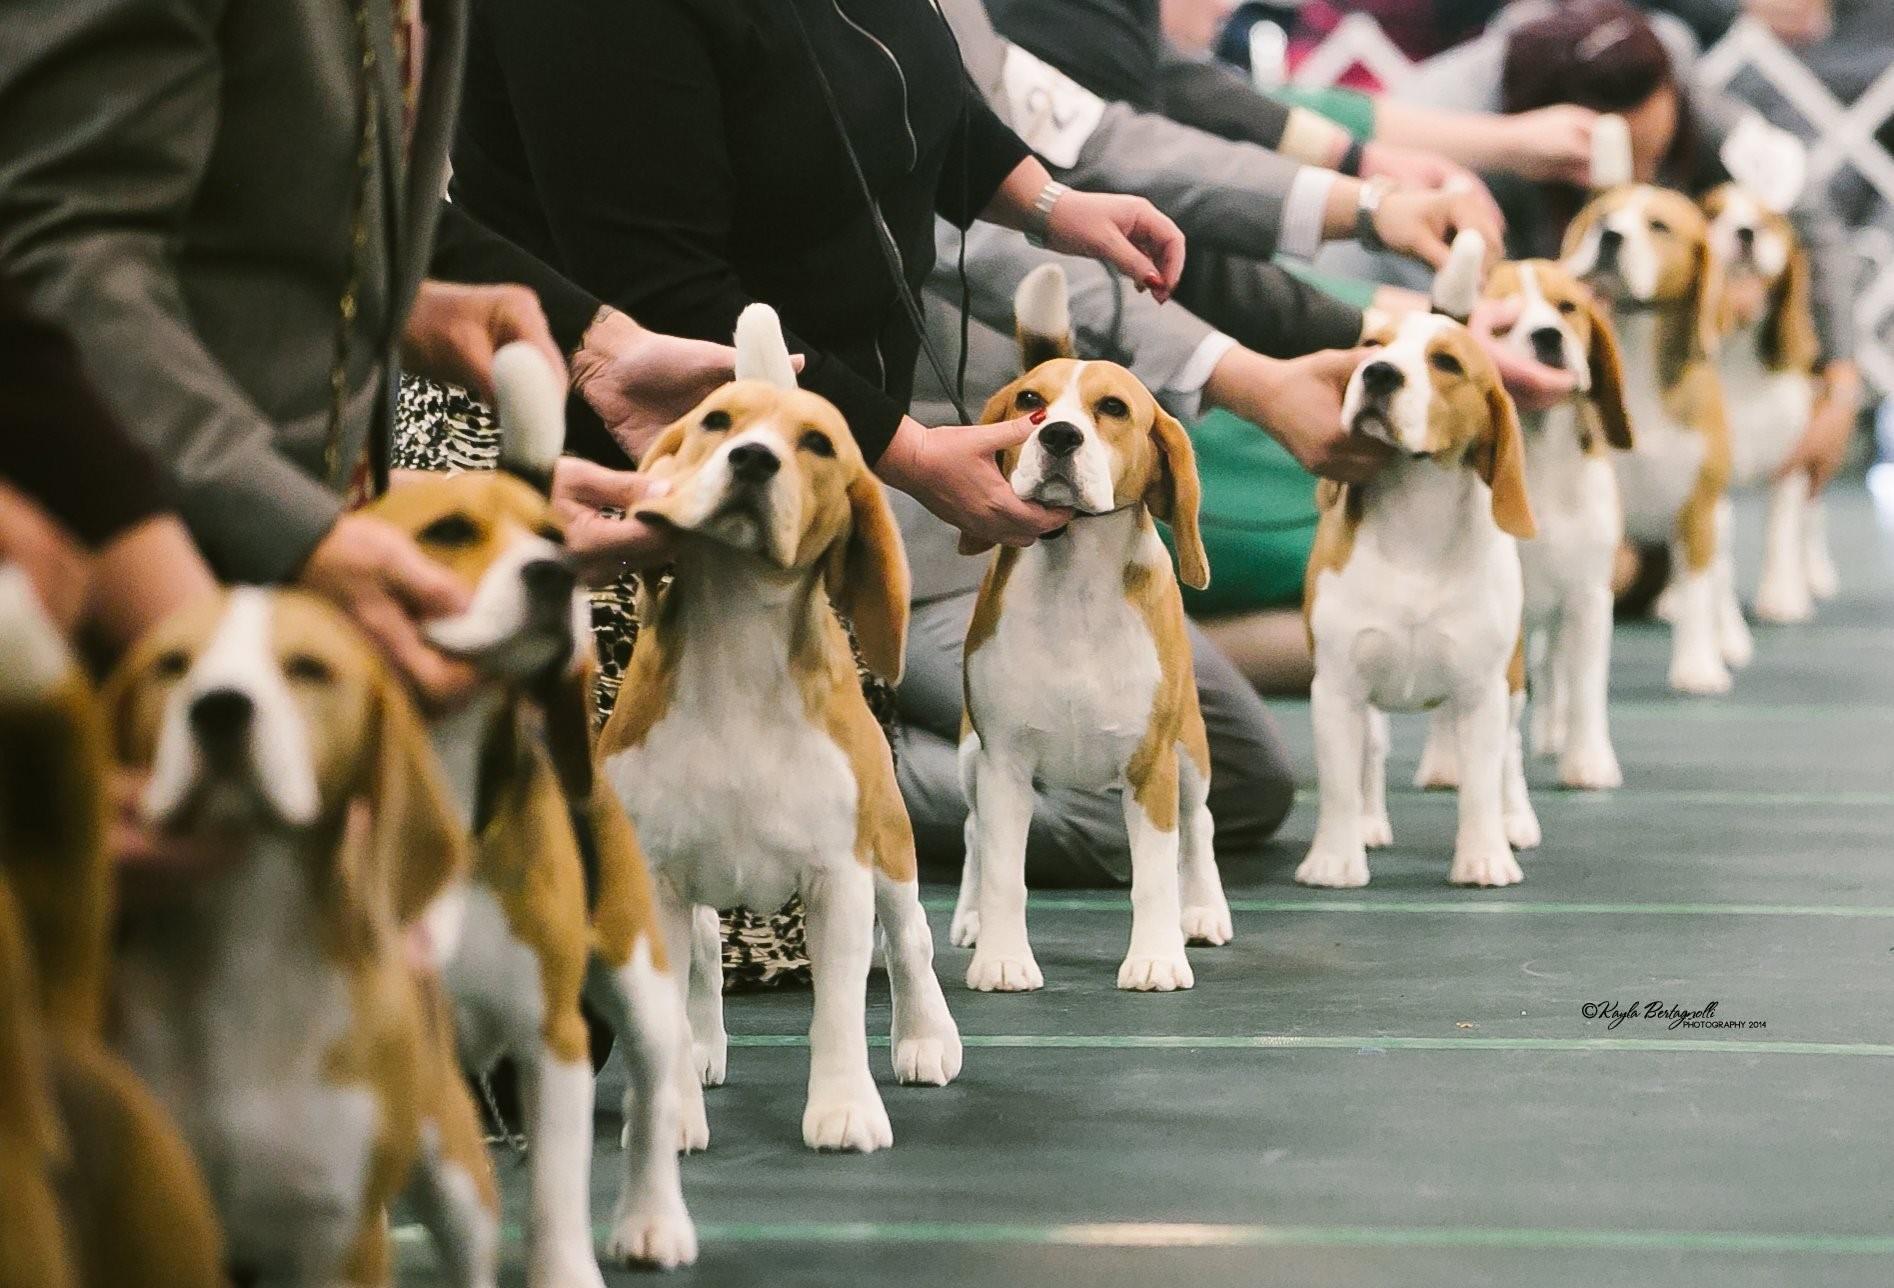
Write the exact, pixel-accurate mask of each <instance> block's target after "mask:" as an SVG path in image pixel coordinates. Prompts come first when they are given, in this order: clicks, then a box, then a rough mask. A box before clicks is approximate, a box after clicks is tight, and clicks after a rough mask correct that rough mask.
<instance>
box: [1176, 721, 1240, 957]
mask: <svg viewBox="0 0 1894 1288" xmlns="http://www.w3.org/2000/svg"><path fill="white" fill-rule="evenodd" d="M1177 786H1178V806H1179V817H1180V819H1181V822H1180V826H1181V828H1182V832H1181V834H1180V836H1179V839H1178V866H1179V868H1180V869H1181V871H1182V877H1183V884H1184V918H1183V927H1184V938H1185V939H1186V940H1187V941H1189V942H1190V943H1193V944H1227V943H1229V942H1230V940H1232V939H1233V938H1235V937H1236V929H1235V926H1234V925H1233V923H1232V922H1231V919H1230V901H1229V900H1228V899H1226V898H1225V897H1224V894H1223V876H1222V874H1221V873H1220V872H1218V871H1217V855H1216V830H1217V829H1216V821H1215V820H1214V819H1212V818H1211V816H1210V776H1209V775H1208V774H1206V773H1204V772H1203V771H1202V770H1200V769H1198V768H1197V763H1196V761H1194V760H1192V759H1191V757H1190V756H1189V755H1188V754H1185V753H1180V754H1179V755H1178V758H1177Z"/></svg>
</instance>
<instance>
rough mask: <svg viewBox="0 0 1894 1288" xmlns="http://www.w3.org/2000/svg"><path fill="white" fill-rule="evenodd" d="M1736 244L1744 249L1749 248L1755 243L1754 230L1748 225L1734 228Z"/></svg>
mask: <svg viewBox="0 0 1894 1288" xmlns="http://www.w3.org/2000/svg"><path fill="white" fill-rule="evenodd" d="M1736 244H1737V245H1738V246H1741V247H1742V248H1743V249H1744V250H1749V249H1750V248H1751V247H1753V246H1754V245H1755V244H1756V230H1755V229H1754V228H1749V227H1743V228H1738V229H1737V230H1736Z"/></svg>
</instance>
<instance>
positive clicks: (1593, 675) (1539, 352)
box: [1422, 259, 1632, 844]
mask: <svg viewBox="0 0 1894 1288" xmlns="http://www.w3.org/2000/svg"><path fill="white" fill-rule="evenodd" d="M1485 294H1486V295H1487V297H1488V298H1491V299H1512V300H1517V301H1518V303H1519V306H1520V309H1519V317H1518V320H1517V321H1515V322H1514V323H1513V325H1512V328H1511V329H1510V330H1509V331H1508V332H1507V333H1506V334H1505V336H1504V337H1502V338H1503V342H1504V343H1505V344H1507V345H1508V346H1509V347H1511V348H1512V349H1513V351H1514V352H1516V353H1518V354H1520V355H1521V356H1522V357H1529V358H1533V359H1535V360H1537V361H1538V362H1541V363H1543V364H1545V365H1546V366H1549V367H1554V368H1557V369H1559V370H1561V371H1568V372H1570V373H1571V374H1572V376H1573V377H1574V379H1575V380H1576V382H1577V386H1578V389H1577V394H1576V395H1575V396H1574V397H1573V398H1571V399H1569V400H1568V401H1566V402H1564V403H1562V404H1560V405H1559V406H1556V407H1553V408H1551V409H1549V410H1547V411H1543V412H1521V413H1520V416H1519V426H1520V429H1521V431H1522V434H1523V437H1524V440H1525V445H1526V458H1525V470H1526V494H1527V497H1528V499H1529V500H1530V502H1531V506H1532V517H1533V522H1534V525H1535V526H1536V527H1537V529H1538V535H1537V536H1535V537H1534V538H1532V539H1531V540H1529V541H1522V542H1520V545H1519V563H1520V569H1521V571H1522V573H1523V574H1524V578H1525V647H1526V658H1527V663H1528V671H1529V677H1528V678H1529V685H1528V691H1529V692H1530V694H1531V697H1532V749H1533V751H1534V752H1535V753H1536V754H1537V755H1540V756H1556V757H1557V758H1558V766H1559V783H1560V785H1562V786H1565V787H1572V788H1580V789H1587V790H1600V789H1604V788H1612V787H1618V786H1621V785H1622V784H1623V782H1624V775H1623V773H1622V772H1621V771H1620V769H1619V766H1618V755H1617V752H1616V751H1615V750H1614V749H1613V747H1612V745H1611V731H1610V723H1609V720H1608V717H1607V714H1606V707H1607V699H1606V694H1607V690H1608V688H1609V684H1608V681H1609V678H1610V669H1611V567H1612V561H1613V559H1614V557H1615V556H1616V554H1617V551H1618V547H1619V545H1620V544H1621V543H1622V542H1623V540H1624V516H1623V513H1622V511H1621V510H1620V508H1619V503H1618V480H1617V474H1616V471H1615V470H1614V469H1613V467H1612V453H1613V452H1614V451H1619V452H1623V451H1629V450H1630V448H1631V443H1632V437H1631V421H1630V414H1629V412H1628V411H1627V410H1626V407H1625V399H1624V375H1623V364H1622V362H1621V361H1620V358H1619V355H1618V342H1617V339H1616V337H1615V336H1614V334H1613V332H1612V329H1611V319H1610V318H1609V317H1608V316H1607V315H1606V313H1605V310H1604V309H1603V308H1602V307H1600V305H1599V303H1598V300H1597V298H1596V297H1595V296H1593V294H1592V293H1591V291H1589V290H1588V289H1587V288H1586V287H1585V285H1584V283H1582V282H1580V281H1579V280H1578V279H1577V278H1575V277H1573V276H1572V275H1571V274H1570V273H1568V272H1566V271H1565V270H1564V269H1563V268H1561V267H1560V266H1559V265H1557V264H1555V263H1552V262H1551V261H1549V260H1542V259H1535V260H1525V261H1521V262H1518V263H1503V264H1501V265H1499V266H1498V267H1497V268H1495V269H1494V270H1493V275H1492V276H1491V277H1490V278H1489V279H1488V280H1487V283H1486V289H1485ZM1430 745H1431V744H1430ZM1440 745H1441V746H1447V745H1450V739H1447V738H1442V739H1441V740H1440ZM1425 759H1426V758H1425V757H1423V760H1425ZM1422 785H1424V786H1425V785H1432V784H1430V783H1424V784H1422ZM1513 839H1514V842H1515V844H1518V843H1519V842H1520V840H1521V838H1519V837H1517V836H1515V837H1514V838H1513Z"/></svg>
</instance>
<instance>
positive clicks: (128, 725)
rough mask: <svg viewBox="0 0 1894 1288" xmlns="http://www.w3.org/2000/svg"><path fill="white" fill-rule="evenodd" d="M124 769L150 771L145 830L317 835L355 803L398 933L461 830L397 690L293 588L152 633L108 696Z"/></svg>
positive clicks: (231, 600) (441, 871) (338, 624)
mask: <svg viewBox="0 0 1894 1288" xmlns="http://www.w3.org/2000/svg"><path fill="white" fill-rule="evenodd" d="M108 704H109V707H110V710H111V713H112V718H113V724H114V733H115V739H116V742H117V748H118V753H119V757H120V759H121V760H123V761H125V762H126V763H128V764H130V765H132V766H133V767H135V768H141V769H146V770H149V778H148V779H147V782H146V786H145V791H144V795H143V797H142V799H141V800H140V802H139V807H140V809H141V811H142V813H143V814H144V816H145V818H146V819H147V821H149V822H150V823H151V824H152V825H154V826H157V827H160V828H164V829H167V830H174V831H187V832H202V831H221V832H229V833H236V834H238V835H242V836H259V835H277V836H292V837H293V836H324V835H330V834H332V833H334V832H338V831H339V830H340V829H341V827H342V824H343V823H344V822H345V820H346V817H347V813H348V811H349V809H350V807H351V806H352V805H354V804H355V803H356V802H358V801H365V802H366V803H367V805H368V806H369V809H370V811H371V814H372V816H373V822H372V827H371V833H370V839H369V842H368V847H367V853H368V861H369V863H370V864H371V865H373V867H372V869H371V871H372V873H373V879H374V880H375V881H376V882H378V883H379V884H380V885H381V887H382V888H383V889H384V890H385V891H386V893H387V895H388V897H389V898H390V899H391V900H392V906H393V908H394V910H395V911H396V912H397V913H398V915H400V916H401V917H402V918H403V919H404V920H405V919H406V918H408V917H411V916H413V915H416V914H418V913H419V912H420V910H421V909H422V907H424V906H425V904H426V902H427V901H428V900H429V899H431V898H432V897H433V894H434V893H436V892H437V891H438V890H439V889H440V888H441V886H443V885H444V884H445V883H446V881H447V879H448V878H449V877H450V876H451V875H452V874H453V873H454V872H455V871H457V870H458V868H459V866H460V861H461V859H462V857H463V847H464V833H463V832H462V829H461V828H460V826H459V824H458V823H457V822H456V820H455V817H454V815H453V813H452V807H451V805H450V803H449V801H448V799H447V796H446V794H445V791H444V789H443V787H442V785H441V782H440V779H439V774H438V771H437V769H436V767H435V765H434V760H433V753H432V751H431V750H430V748H429V745H428V741H427V735H426V733H425V731H424V730H423V728H422V725H421V721H420V717H419V716H418V715H417V714H416V712H415V710H414V708H413V706H412V705H411V704H410V701H409V699H408V696H407V693H406V691H405V690H404V689H403V688H402V686H401V684H400V683H399V681H398V680H397V679H396V678H395V677H394V675H393V674H392V673H391V672H390V671H389V670H388V668H387V666H386V665H385V664H384V663H383V662H382V660H381V657H380V655H379V654H378V653H377V652H376V651H375V650H374V648H373V646H371V645H370V644H369V643H368V642H367V641H366V640H365V639H364V638H363V637H362V636H361V635H360V634H358V633H357V631H356V630H355V628H354V627H353V626H352V625H351V624H350V623H349V621H348V620H347V619H346V618H345V617H343V616H342V615H341V614H340V613H339V612H337V611H336V610H335V609H333V608H331V607H330V606H329V605H328V604H327V603H326V602H324V601H323V600H320V599H318V598H316V597H314V596H312V595H309V594H307V593H304V592H300V591H287V590H263V589H259V588H256V587H239V588H237V589H234V590H231V591H229V592H228V593H226V594H224V595H221V596H219V597H217V598H216V599H214V600H212V601H208V602H205V603H200V604H196V605H193V606H192V607H190V608H187V609H185V610H184V611H182V612H180V613H179V614H177V615H176V616H174V617H172V618H170V619H168V620H166V621H165V622H163V623H161V624H160V625H159V626H158V627H156V628H155V629H154V630H153V631H151V632H150V633H149V634H148V635H147V636H146V637H145V638H144V639H143V640H141V641H140V642H139V644H138V645H137V647H136V648H135V649H133V651H132V652H131V654H130V655H129V656H128V657H127V658H126V659H125V661H124V662H123V663H122V664H121V665H120V667H119V669H118V670H117V672H116V673H115V674H114V675H113V677H112V681H111V685H110V687H109V689H108Z"/></svg>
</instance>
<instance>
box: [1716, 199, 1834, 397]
mask: <svg viewBox="0 0 1894 1288" xmlns="http://www.w3.org/2000/svg"><path fill="white" fill-rule="evenodd" d="M1703 213H1704V216H1705V217H1706V218H1707V219H1708V220H1709V225H1710V233H1709V236H1710V253H1711V255H1712V256H1713V257H1714V259H1715V262H1716V265H1717V267H1718V269H1719V270H1720V272H1721V278H1722V284H1723V291H1724V296H1723V300H1722V302H1721V313H1722V317H1721V321H1722V323H1723V326H1724V329H1735V328H1738V327H1746V326H1751V325H1755V324H1758V323H1760V324H1761V327H1762V332H1761V337H1760V339H1761V343H1762V349H1763V358H1764V360H1765V361H1767V362H1768V363H1769V364H1770V365H1771V366H1772V367H1775V368H1778V369H1780V368H1792V369H1796V370H1807V369H1809V368H1811V367H1813V366H1814V365H1815V360H1816V356H1817V355H1816V351H1817V340H1816V336H1815V321H1814V314H1813V312H1812V311H1811V307H1810V300H1809V268H1808V257H1807V256H1806V255H1805V254H1804V253H1803V251H1802V247H1801V244H1800V242H1799V241H1798V240H1797V239H1796V235H1795V228H1794V226H1793V225H1792V224H1790V222H1789V220H1788V218H1787V217H1786V216H1785V215H1783V214H1781V213H1780V212H1778V211H1776V210H1772V209H1770V208H1769V207H1768V206H1766V205H1764V204H1763V203H1762V202H1761V201H1759V200H1758V199H1757V198H1756V197H1755V196H1753V195H1752V194H1751V193H1750V192H1749V191H1748V190H1747V189H1745V188H1743V187H1741V186H1739V185H1737V184H1734V183H1726V184H1723V185H1722V186H1721V187H1718V188H1715V189H1713V190H1711V192H1710V193H1709V194H1708V195H1707V196H1706V197H1704V199H1703Z"/></svg>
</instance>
